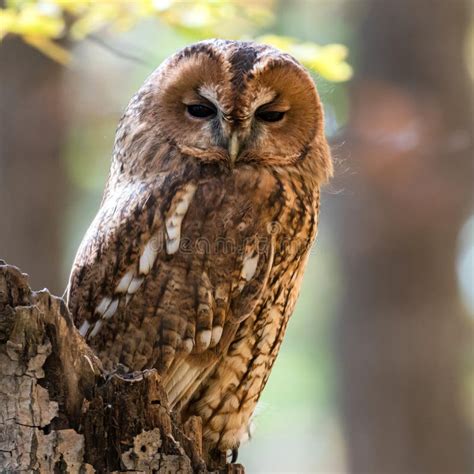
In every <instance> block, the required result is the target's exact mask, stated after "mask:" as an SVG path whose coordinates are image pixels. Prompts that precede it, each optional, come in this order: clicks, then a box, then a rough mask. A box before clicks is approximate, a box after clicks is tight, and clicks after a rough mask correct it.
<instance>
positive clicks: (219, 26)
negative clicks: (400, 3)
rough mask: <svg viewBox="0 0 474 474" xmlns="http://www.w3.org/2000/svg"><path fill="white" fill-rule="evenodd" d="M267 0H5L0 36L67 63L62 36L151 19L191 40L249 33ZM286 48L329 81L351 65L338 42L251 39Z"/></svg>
mask: <svg viewBox="0 0 474 474" xmlns="http://www.w3.org/2000/svg"><path fill="white" fill-rule="evenodd" d="M273 8H274V1H273V0H258V1H250V0H229V1H219V0H197V1H193V2H188V1H179V0H6V5H5V7H4V8H0V41H1V40H2V39H3V38H4V37H5V36H7V35H17V36H20V37H21V38H23V40H24V41H25V42H27V43H28V44H30V45H32V46H33V47H35V48H37V49H39V50H40V51H41V52H42V53H43V54H45V55H47V56H48V57H50V58H52V59H53V60H55V61H58V62H61V63H63V64H67V63H68V61H69V59H70V53H69V51H68V49H67V48H66V47H65V46H64V44H65V42H64V41H63V40H65V39H67V40H70V41H79V40H82V39H84V38H86V37H87V36H89V35H91V34H94V33H97V32H100V31H103V30H104V29H108V30H110V31H111V32H113V33H120V32H124V31H127V30H130V29H132V28H133V27H135V26H136V25H137V24H138V23H139V22H140V21H142V20H146V19H149V18H155V19H157V20H159V21H160V22H162V23H164V24H166V25H169V26H171V27H172V28H174V29H175V30H177V31H179V32H181V33H183V34H185V35H187V36H189V37H190V38H192V39H204V38H209V37H226V38H249V37H250V38H255V35H256V32H257V31H258V29H260V28H262V27H268V26H269V25H270V24H271V23H272V21H273V19H274V15H273ZM257 41H261V42H264V43H267V44H272V45H274V46H276V47H278V48H279V49H282V50H284V51H287V52H289V53H290V54H292V55H293V56H295V57H296V58H297V59H298V60H299V61H301V62H302V63H303V64H304V65H305V66H306V67H308V68H309V69H310V70H312V71H313V72H315V73H317V74H319V75H321V76H323V77H324V78H326V79H328V80H330V81H345V80H347V79H349V78H350V77H351V75H352V69H351V67H350V66H349V64H347V63H346V62H345V59H346V56H347V49H346V48H345V47H344V46H342V45H339V44H331V45H326V46H320V45H317V44H315V43H312V42H304V43H302V42H299V41H297V40H296V39H293V38H288V37H281V36H276V35H267V36H263V37H260V38H257Z"/></svg>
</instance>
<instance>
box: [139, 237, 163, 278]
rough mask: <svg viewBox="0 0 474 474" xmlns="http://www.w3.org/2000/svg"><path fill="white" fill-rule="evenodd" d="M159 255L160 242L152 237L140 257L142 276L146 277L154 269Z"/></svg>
mask: <svg viewBox="0 0 474 474" xmlns="http://www.w3.org/2000/svg"><path fill="white" fill-rule="evenodd" d="M157 255H158V242H157V240H156V238H155V237H152V238H151V239H150V240H149V241H148V242H147V244H146V245H145V248H144V249H143V252H142V255H141V257H140V265H139V272H140V273H141V274H142V275H146V274H147V273H148V272H149V271H150V270H151V269H152V267H153V264H154V263H155V260H156V256H157Z"/></svg>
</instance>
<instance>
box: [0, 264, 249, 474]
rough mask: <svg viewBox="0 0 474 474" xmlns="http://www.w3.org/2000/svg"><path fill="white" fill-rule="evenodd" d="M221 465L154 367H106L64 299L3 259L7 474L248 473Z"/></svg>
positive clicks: (1, 344) (0, 425)
mask: <svg viewBox="0 0 474 474" xmlns="http://www.w3.org/2000/svg"><path fill="white" fill-rule="evenodd" d="M206 461H207V463H206ZM216 462H217V461H216V459H214V458H213V457H212V453H203V451H202V434H201V420H200V418H198V417H191V418H190V419H189V420H187V421H186V423H184V424H182V423H181V422H180V420H179V419H177V418H176V417H175V416H174V415H173V414H172V413H171V412H170V410H169V407H168V404H167V398H166V393H165V392H164V390H163V388H162V386H161V384H160V377H159V375H158V373H157V372H156V371H155V370H147V371H144V372H136V373H133V374H129V373H125V372H123V373H121V372H120V370H118V371H117V372H115V373H113V374H107V373H105V372H104V370H103V369H102V366H101V363H100V360H99V359H98V358H97V357H96V356H95V355H94V353H93V351H92V350H91V349H90V348H89V346H88V345H87V344H86V342H85V341H84V339H83V338H82V336H81V335H80V334H79V332H78V331H77V330H76V328H75V327H74V324H73V322H72V319H71V316H70V314H69V312H68V310H67V308H66V305H65V303H64V301H63V300H62V299H60V298H57V297H54V296H51V294H50V293H49V292H48V291H46V290H43V291H41V292H33V291H31V289H30V288H29V286H28V282H27V276H26V275H24V274H22V273H21V272H20V271H19V270H18V269H17V268H16V267H12V266H9V265H6V264H5V263H4V262H2V261H0V471H1V472H71V473H75V472H81V473H93V472H129V471H134V472H165V473H184V474H185V473H193V472H194V473H208V472H216V473H218V472H227V473H241V472H243V468H242V467H241V466H240V465H236V464H232V465H231V464H227V463H226V461H225V459H221V460H220V465H219V462H217V464H216ZM206 464H207V465H206Z"/></svg>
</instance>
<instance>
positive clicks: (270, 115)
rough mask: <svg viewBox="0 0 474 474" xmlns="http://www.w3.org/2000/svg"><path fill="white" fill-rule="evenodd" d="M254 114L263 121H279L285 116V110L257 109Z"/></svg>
mask: <svg viewBox="0 0 474 474" xmlns="http://www.w3.org/2000/svg"><path fill="white" fill-rule="evenodd" d="M255 116H256V117H257V118H258V119H259V120H263V121H264V122H279V121H280V120H281V119H282V118H283V117H284V116H285V112H279V111H276V110H261V111H258V110H257V113H256V114H255Z"/></svg>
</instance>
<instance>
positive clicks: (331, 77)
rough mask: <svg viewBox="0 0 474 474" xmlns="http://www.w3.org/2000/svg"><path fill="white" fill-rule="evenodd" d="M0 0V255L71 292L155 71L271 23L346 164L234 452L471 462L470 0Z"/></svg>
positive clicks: (252, 467) (289, 465)
mask: <svg viewBox="0 0 474 474" xmlns="http://www.w3.org/2000/svg"><path fill="white" fill-rule="evenodd" d="M0 6H3V8H4V9H3V10H0V38H2V37H3V40H2V42H1V43H0V229H1V230H0V258H3V259H5V260H6V261H7V262H8V263H11V264H15V265H17V266H19V267H20V268H21V269H22V270H23V271H24V272H27V273H28V274H29V275H30V279H31V283H32V286H33V287H34V288H35V289H40V288H42V287H44V286H46V287H48V288H49V289H50V290H51V291H52V292H54V293H56V294H62V292H63V291H64V288H65V285H66V282H67V278H68V273H69V269H70V266H71V264H72V260H73V258H74V253H75V250H76V249H77V247H78V245H79V242H80V241H81V239H82V236H83V234H84V232H85V230H86V229H87V227H88V224H89V223H90V221H91V220H92V218H93V217H94V215H95V212H96V211H97V209H98V206H99V202H100V199H101V194H102V191H103V188H104V184H105V180H106V177H107V173H108V168H109V163H110V157H111V151H112V146H113V140H114V132H115V127H116V124H117V122H118V120H119V118H120V115H121V113H122V111H123V110H124V108H125V106H126V105H127V102H128V100H129V99H130V97H131V95H132V94H133V93H134V92H135V91H136V90H137V89H138V88H139V86H140V85H141V83H142V82H143V81H144V79H145V78H146V77H147V75H148V74H149V73H150V72H151V71H152V70H153V69H154V68H155V67H156V66H157V65H158V64H159V63H160V62H161V61H162V60H163V59H164V58H166V57H167V56H169V55H170V54H171V53H173V52H174V51H176V50H177V49H179V48H181V47H182V46H185V45H186V44H188V43H190V42H193V41H195V40H197V39H202V38H206V37H213V36H220V37H227V38H260V37H261V36H262V35H271V36H266V38H268V39H269V40H270V39H271V41H273V42H274V43H275V42H277V43H278V42H279V44H281V45H282V46H283V47H286V48H287V49H290V50H291V48H293V52H294V53H295V54H296V55H297V56H298V57H300V59H302V60H303V61H305V63H307V64H308V66H309V67H311V69H312V71H313V73H314V78H315V80H316V83H317V85H318V88H319V92H320V95H321V97H322V100H323V102H324V107H325V112H326V122H327V134H328V136H329V137H330V140H331V143H332V150H333V155H334V159H335V162H336V177H335V179H334V180H333V181H332V183H331V184H330V185H329V186H327V187H326V189H325V193H324V196H323V203H322V215H321V223H320V232H319V236H318V242H317V245H316V247H315V248H314V249H313V252H312V256H311V260H310V263H309V267H308V269H307V272H306V276H305V279H304V284H303V290H302V293H301V298H300V300H299V302H298V304H297V308H296V311H295V314H294V316H293V319H292V321H291V322H290V324H289V329H288V333H287V337H286V340H285V342H284V344H283V347H282V350H281V353H280V355H279V358H278V360H277V362H276V364H275V367H274V369H273V372H272V376H271V377H270V380H269V383H268V385H267V387H266V389H265V391H264V394H263V397H262V399H261V403H260V404H259V406H258V408H257V412H256V416H255V420H254V424H255V430H254V435H253V439H252V440H251V442H250V443H248V444H246V445H245V446H243V447H242V448H241V450H240V457H239V461H240V462H242V463H243V464H244V465H245V466H246V468H247V472H249V473H272V472H292V473H293V472H294V473H306V472H308V473H309V472H314V473H334V474H336V473H337V474H343V473H358V474H359V473H361V474H362V473H364V474H365V473H378V474H381V473H387V474H388V473H394V474H402V473H472V472H474V437H473V431H474V430H473V427H474V349H473V348H474V344H473V343H474V338H473V327H474V213H473V211H474V206H473V204H474V200H473V151H474V150H473V111H474V105H473V96H472V90H473V88H472V86H473V78H474V60H473V57H474V22H473V15H472V12H473V7H474V4H473V3H472V2H471V1H469V0H451V1H449V2H448V1H447V0H415V1H413V0H396V1H395V0H306V1H303V0H292V1H291V2H290V1H289V0H288V1H283V0H281V1H271V0H262V1H258V0H256V1H254V2H252V3H250V2H247V1H227V2H218V1H199V2H174V1H172V0H155V1H152V0H149V1H144V0H115V1H103V0H100V1H99V0H97V1H96V2H90V1H85V0H77V1H76V0H69V1H67V0H54V1H53V0H51V1H32V0H28V1H19V0H14V1H8V0H6V1H1V0H0ZM38 12H39V13H38ZM35 15H36V16H35ZM78 19H79V20H80V21H79V20H78ZM40 20H41V21H40ZM295 44H296V46H295ZM325 45H333V46H331V47H330V48H329V49H326V50H324V49H322V48H321V47H324V46H325ZM334 45H335V46H334ZM338 45H339V46H338ZM340 45H345V48H347V50H348V51H349V57H348V58H347V59H345V58H344V56H345V48H344V47H342V46H340ZM331 48H332V49H331ZM324 51H325V52H326V53H328V55H329V56H327V57H326V56H324V55H325V54H326V53H325V52H324ZM345 61H347V62H348V63H349V64H350V65H351V66H352V69H353V74H352V73H351V67H350V66H349V65H348V64H347V63H346V62H345Z"/></svg>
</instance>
